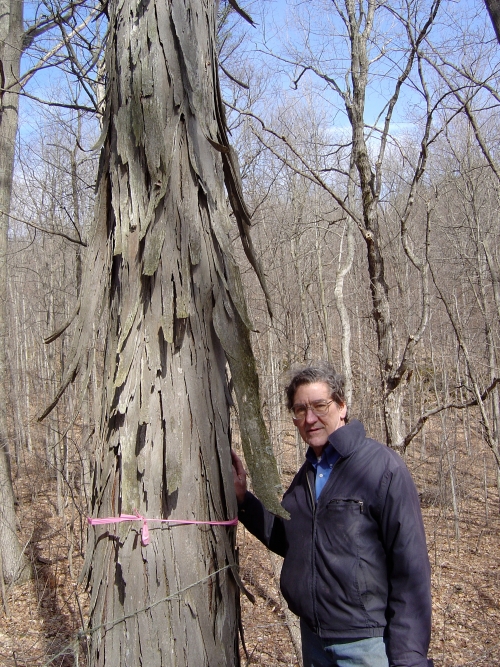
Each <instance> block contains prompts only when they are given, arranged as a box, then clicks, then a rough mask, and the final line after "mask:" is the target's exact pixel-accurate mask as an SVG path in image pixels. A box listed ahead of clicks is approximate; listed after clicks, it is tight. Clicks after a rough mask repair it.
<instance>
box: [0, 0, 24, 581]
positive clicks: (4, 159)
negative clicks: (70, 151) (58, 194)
mask: <svg viewBox="0 0 500 667" xmlns="http://www.w3.org/2000/svg"><path fill="white" fill-rule="evenodd" d="M22 23H23V3H22V2H21V1H19V2H14V1H13V0H11V1H10V2H9V1H5V0H1V1H0V551H1V561H2V566H3V576H4V579H5V580H6V581H9V582H10V581H13V580H15V579H17V578H18V577H19V575H20V574H21V573H22V572H23V571H24V572H25V574H27V573H28V571H27V570H25V569H24V566H25V562H24V557H23V555H22V549H21V545H20V543H19V541H18V539H17V534H16V515H15V509H14V491H13V488H12V480H11V473H10V461H9V447H8V429H7V405H8V400H7V394H6V391H7V388H6V386H5V383H6V378H7V375H8V373H7V367H6V349H5V346H6V341H7V294H8V291H7V257H8V252H7V240H8V229H9V213H10V199H11V192H12V177H13V172H14V148H15V142H16V134H17V125H18V108H19V98H18V86H17V81H18V79H19V66H20V60H21V54H22V35H23V33H22ZM0 575H1V573H0Z"/></svg>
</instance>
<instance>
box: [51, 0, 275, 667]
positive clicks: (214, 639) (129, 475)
mask: <svg viewBox="0 0 500 667" xmlns="http://www.w3.org/2000/svg"><path fill="white" fill-rule="evenodd" d="M109 15H110V26H111V28H110V34H109V37H108V45H107V51H106V71H107V76H108V83H107V85H108V93H107V98H106V112H105V121H104V125H103V128H104V132H103V137H104V146H103V150H102V154H101V163H100V172H99V177H98V191H97V201H96V210H95V220H94V225H93V228H92V231H91V234H90V239H89V249H88V251H87V257H86V262H85V269H84V273H83V279H82V299H81V306H80V310H79V314H78V317H77V319H76V333H75V338H74V345H73V350H72V353H71V355H70V359H69V363H68V366H67V369H66V375H65V378H64V379H63V382H62V384H61V388H60V390H59V392H58V394H57V395H56V397H55V399H54V401H53V402H52V403H51V405H50V406H49V407H48V408H47V410H46V411H45V414H47V413H48V412H49V411H50V410H51V409H52V408H53V407H54V406H55V405H56V404H57V400H58V398H59V397H60V395H61V394H62V392H63V391H64V389H65V388H66V387H67V386H68V384H69V383H70V382H71V380H72V379H73V378H74V377H75V375H76V374H77V372H78V370H79V369H80V368H81V367H82V365H84V363H85V358H86V352H87V350H88V348H89V346H90V344H91V338H92V329H93V327H94V326H95V325H96V323H97V322H100V323H101V324H100V326H101V332H102V333H103V335H104V338H105V341H106V351H105V359H104V378H103V389H102V396H101V398H100V401H101V403H100V417H99V422H98V424H97V425H96V428H97V443H98V446H97V451H96V454H95V472H94V481H93V495H92V507H91V511H92V514H93V515H94V516H100V517H118V516H119V515H120V514H124V513H125V514H129V515H133V514H134V512H138V513H139V514H140V515H141V516H143V517H146V518H147V519H149V520H150V521H151V524H150V534H151V542H150V544H149V545H148V546H146V544H145V542H142V544H141V539H140V537H139V535H138V530H137V529H138V527H139V528H140V525H141V520H138V523H135V524H134V523H133V522H132V523H129V524H119V526H118V527H117V528H115V527H114V526H112V525H111V526H106V527H104V528H101V529H99V528H96V530H95V534H91V537H90V539H89V543H88V549H87V556H86V568H85V572H86V573H88V577H89V581H90V584H91V588H92V592H91V602H90V626H89V633H90V634H91V637H92V639H91V658H90V659H91V664H93V665H106V666H107V667H108V666H110V667H112V666H113V665H122V664H123V663H124V662H130V663H131V664H139V663H140V662H143V663H145V664H148V665H150V666H152V667H154V665H163V664H166V663H167V662H168V663H169V664H172V665H174V664H175V665H186V664H190V665H212V666H216V665H228V666H229V665H234V664H238V647H237V614H238V611H237V590H238V587H237V583H238V581H239V576H238V571H237V563H236V561H235V555H234V531H233V530H232V529H231V528H228V527H227V526H225V525H223V526H216V525H213V526H211V527H210V526H206V525H203V526H196V525H194V526H192V525H191V526H189V525H181V526H174V527H164V526H163V525H162V524H160V523H155V520H156V521H158V520H162V519H167V518H168V519H175V520H180V521H181V522H182V520H183V519H184V520H192V521H195V522H196V521H201V522H210V521H213V522H218V521H219V522H220V521H226V520H230V519H232V518H233V517H234V516H235V514H236V503H235V498H234V489H233V482H232V471H231V465H230V452H229V449H230V432H229V405H230V403H231V398H230V386H229V384H228V377H227V370H226V360H227V362H228V364H229V369H230V373H231V383H232V386H233V387H234V393H235V395H236V398H237V403H238V415H239V423H240V430H241V435H242V440H243V446H244V451H245V458H246V460H247V463H248V464H249V466H250V469H251V472H252V480H253V485H254V488H256V491H257V493H259V495H260V496H261V497H262V498H263V499H264V501H266V502H267V503H268V504H269V505H270V506H271V507H274V508H275V510H276V511H280V506H279V503H278V500H277V492H278V487H279V478H278V474H277V469H276V464H275V462H274V457H273V454H272V448H271V447H270V444H269V438H268V436H267V433H266V430H265V427H264V423H263V421H262V417H261V416H260V399H259V386H258V379H257V373H256V368H255V361H254V359H253V354H252V350H251V347H250V336H249V329H250V327H251V325H250V322H249V320H248V316H247V313H246V306H245V301H244V297H243V292H242V286H241V281H240V276H239V271H238V267H237V265H236V263H235V261H234V259H233V255H232V250H231V245H230V240H229V234H228V231H229V227H230V221H229V213H228V209H227V205H226V195H225V191H224V184H225V185H226V190H227V193H228V196H229V199H230V201H231V205H232V207H233V211H234V214H235V218H236V220H237V222H238V226H239V228H240V231H241V234H242V241H243V246H244V248H245V250H246V253H247V256H248V257H249V259H250V261H251V262H252V263H253V265H254V266H255V268H256V270H257V271H258V270H259V267H258V263H257V261H256V259H255V256H254V255H253V251H252V243H251V239H250V237H249V235H248V226H249V218H248V213H247V211H246V207H245V204H244V202H243V199H242V197H241V188H240V184H239V173H238V166H237V161H236V157H235V155H234V153H233V152H232V149H231V147H230V146H229V144H228V140H227V135H226V127H225V118H224V111H223V107H222V102H221V98H220V93H219V87H218V76H217V54H216V45H215V27H216V3H208V5H207V4H205V3H203V2H201V1H199V0H194V1H192V2H190V3H187V4H185V5H184V4H181V3H173V4H172V5H170V6H167V5H163V6H161V7H160V6H159V5H158V6H144V5H137V4H134V3H133V2H126V3H114V2H113V3H111V4H110V5H109ZM101 315H102V317H101Z"/></svg>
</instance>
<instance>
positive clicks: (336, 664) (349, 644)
mask: <svg viewBox="0 0 500 667" xmlns="http://www.w3.org/2000/svg"><path fill="white" fill-rule="evenodd" d="M300 633H301V635H302V658H303V660H304V667H389V660H388V658H387V653H386V651H385V644H384V639H383V637H370V638H369V639H358V640H355V641H352V640H347V641H338V643H332V640H328V639H327V640H325V639H321V638H320V637H318V635H315V634H314V632H312V630H310V629H309V627H308V626H307V625H306V624H305V623H304V622H303V621H302V620H301V621H300ZM334 641H335V640H334Z"/></svg>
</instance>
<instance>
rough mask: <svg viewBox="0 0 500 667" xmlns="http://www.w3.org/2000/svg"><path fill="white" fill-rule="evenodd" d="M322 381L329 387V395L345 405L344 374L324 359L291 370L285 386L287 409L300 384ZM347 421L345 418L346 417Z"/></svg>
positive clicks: (289, 407) (290, 406) (336, 401)
mask: <svg viewBox="0 0 500 667" xmlns="http://www.w3.org/2000/svg"><path fill="white" fill-rule="evenodd" d="M313 382H324V383H325V384H327V385H328V387H329V388H330V397H331V398H332V399H333V400H334V401H335V403H337V404H338V405H345V403H346V400H345V393H344V376H343V375H342V374H341V373H337V371H336V370H335V368H334V367H333V366H332V365H331V364H329V363H328V362H326V361H318V362H315V363H312V364H309V365H308V366H302V367H301V368H297V369H295V370H293V371H291V373H290V375H289V378H288V384H287V386H286V387H285V394H286V405H287V408H288V409H289V410H291V408H292V406H293V401H294V398H295V392H296V391H297V389H298V388H299V387H300V385H302V384H312V383H313ZM346 422H347V418H346Z"/></svg>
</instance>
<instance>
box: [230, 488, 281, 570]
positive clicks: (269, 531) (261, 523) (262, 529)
mask: <svg viewBox="0 0 500 667" xmlns="http://www.w3.org/2000/svg"><path fill="white" fill-rule="evenodd" d="M238 519H239V520H240V521H241V523H242V524H243V525H244V526H245V528H246V529H247V530H249V531H250V532H251V533H252V535H255V537H256V538H257V539H258V540H260V541H261V542H262V543H263V544H265V545H266V547H267V548H268V549H270V550H271V551H274V553H277V554H278V555H279V556H283V557H285V556H286V552H287V551H288V541H287V538H286V533H285V527H284V521H285V520H284V519H282V518H281V517H279V516H276V515H275V514H273V513H272V512H269V511H268V510H267V509H266V508H265V507H264V505H263V504H262V503H261V502H260V500H259V499H258V498H256V497H255V496H254V495H253V494H252V493H250V492H249V491H247V492H246V494H245V499H244V501H243V503H242V504H241V505H239V506H238Z"/></svg>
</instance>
